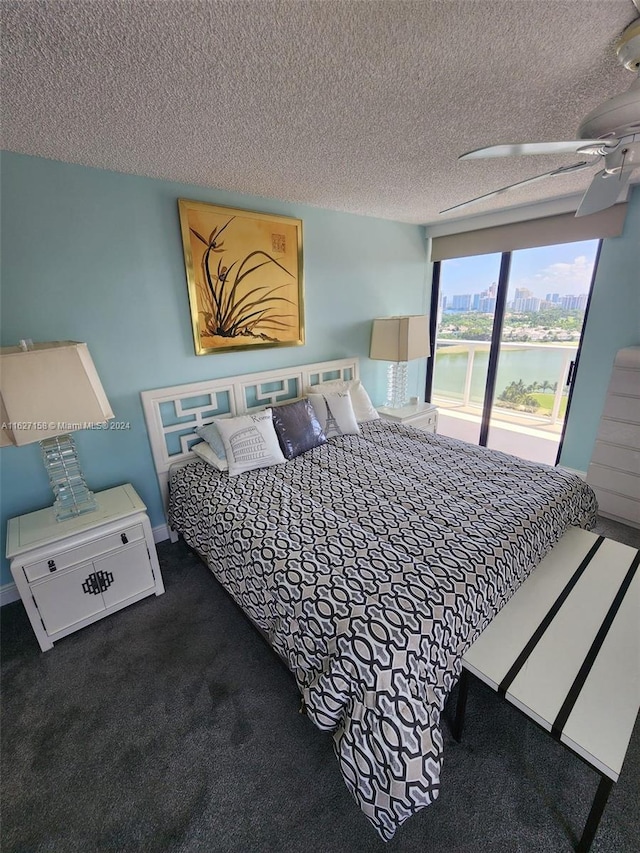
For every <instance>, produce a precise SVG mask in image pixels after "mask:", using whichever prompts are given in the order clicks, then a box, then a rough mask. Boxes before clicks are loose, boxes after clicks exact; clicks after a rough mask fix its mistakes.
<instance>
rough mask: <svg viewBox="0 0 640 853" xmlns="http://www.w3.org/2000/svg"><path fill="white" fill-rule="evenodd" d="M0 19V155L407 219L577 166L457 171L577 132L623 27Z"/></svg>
mask: <svg viewBox="0 0 640 853" xmlns="http://www.w3.org/2000/svg"><path fill="white" fill-rule="evenodd" d="M1 14H2V26H3V33H2V36H3V49H2V52H3V72H2V119H3V121H2V145H3V147H4V148H6V149H8V150H11V151H17V152H22V153H25V154H33V155H38V156H41V157H48V158H53V159H56V160H64V161H68V162H71V163H81V164H84V165H87V166H97V167H100V168H105V169H113V170H116V171H120V172H127V173H134V174H139V175H148V176H151V177H154V178H164V179H169V180H176V181H181V182H186V183H190V184H199V185H204V186H208V187H216V188H218V189H223V190H233V191H237V192H241V193H250V194H253V195H260V196H266V197H270V198H277V199H283V200H285V201H289V202H304V203H307V204H311V205H316V206H319V207H325V208H331V209H334V210H342V211H348V212H352V213H359V214H366V215H370V216H378V217H383V218H387V219H396V220H400V221H405V222H415V223H430V222H436V221H439V220H441V219H442V218H441V217H439V216H438V211H439V210H441V209H442V208H445V207H448V206H450V205H453V204H456V203H458V202H461V201H464V200H466V199H469V198H472V197H474V196H477V195H481V194H482V193H486V192H489V191H491V190H494V189H497V188H499V187H502V186H505V185H506V184H510V183H514V182H516V181H518V180H524V179H525V178H527V177H531V176H532V175H536V174H539V173H541V172H545V171H548V170H550V169H553V168H556V167H557V166H559V165H564V164H567V163H571V162H574V161H575V159H576V158H575V157H573V156H570V155H569V156H568V155H561V156H558V155H555V156H536V157H528V158H510V159H508V160H501V161H495V160H494V161H475V162H466V163H458V162H457V161H456V158H457V156H458V155H459V154H461V153H462V152H464V151H467V150H469V149H472V148H477V147H480V146H482V145H489V144H492V143H496V142H520V141H525V140H531V141H538V140H553V139H572V138H574V135H575V133H576V131H577V128H578V125H579V123H580V120H581V119H582V118H583V117H584V116H585V115H586V114H587V113H588V112H589V111H590V110H592V109H593V108H594V107H596V106H597V105H598V104H599V103H600V102H602V101H604V100H606V99H607V98H608V97H610V96H612V95H615V94H617V93H618V92H621V91H623V90H624V89H626V88H628V86H629V85H630V84H631V82H632V80H633V77H632V75H631V74H630V72H628V71H626V70H625V69H624V68H622V67H621V66H620V65H619V64H618V62H617V60H616V57H615V50H614V42H615V39H616V38H617V37H618V35H619V34H620V33H621V31H622V30H623V29H624V28H625V26H627V25H628V24H629V23H630V22H631V21H633V20H634V19H635V18H636V17H637V15H638V13H637V10H636V8H635V6H634V4H633V2H632V0H536V2H531V1H530V0H460V2H458V0H436V2H433V1H432V0H418V1H417V2H404V1H403V0H249V2H244V1H243V2H240V0H236V1H235V2H218V0H205V1H204V2H196V0H186V2H176V0H158V2H147V0H124V2H123V0H118V2H114V0H99V2H98V0H96V2H76V0H64V2H63V0H54V2H38V0H30V1H29V2H24V0H20V1H19V2H14V1H13V0H2V12H1ZM594 171H595V169H594ZM591 176H592V172H591V171H590V170H589V171H587V170H585V171H583V172H580V173H578V174H575V175H566V176H563V177H560V178H554V179H552V180H549V181H540V182H538V183H536V184H533V185H532V186H530V187H526V188H522V189H520V190H518V191H516V192H514V193H511V194H509V196H508V204H509V205H514V204H515V205H520V204H524V203H529V202H534V201H540V200H543V199H548V198H553V197H557V196H565V195H569V194H573V193H576V192H580V191H581V190H583V189H585V188H586V187H587V185H588V183H589V181H590V179H591ZM636 179H638V173H637V172H636ZM506 204H507V202H506V201H505V197H504V196H502V197H500V198H499V199H497V200H493V201H489V202H485V203H483V204H482V205H477V206H474V207H472V208H469V209H468V210H467V211H464V213H466V214H467V215H469V214H471V213H478V212H482V211H493V210H497V209H499V208H501V207H504V206H506ZM462 215H464V214H463V212H461V213H459V214H458V216H462ZM449 218H451V216H450V217H449Z"/></svg>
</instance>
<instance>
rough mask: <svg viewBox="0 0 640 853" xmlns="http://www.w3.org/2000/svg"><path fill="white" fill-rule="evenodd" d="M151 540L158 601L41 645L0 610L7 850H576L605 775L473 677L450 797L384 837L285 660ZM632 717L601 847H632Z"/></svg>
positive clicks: (450, 763)
mask: <svg viewBox="0 0 640 853" xmlns="http://www.w3.org/2000/svg"><path fill="white" fill-rule="evenodd" d="M602 532H606V534H607V535H610V536H612V537H613V538H619V539H621V540H623V541H627V542H628V543H629V544H634V542H635V543H637V542H638V538H639V536H640V534H638V531H632V530H631V529H630V528H626V527H624V526H622V525H617V526H616V525H612V523H608V522H607V523H605V527H603V529H602ZM158 552H159V556H160V561H161V564H162V568H163V575H164V580H165V584H166V587H167V592H166V594H165V595H163V596H161V597H159V598H155V597H152V598H148V599H146V600H144V601H141V602H139V603H138V604H135V605H133V606H132V607H129V608H127V609H125V610H123V611H121V612H120V613H117V614H114V615H113V616H111V617H109V618H107V619H104V620H102V621H101V622H97V623H96V624H95V625H92V626H90V627H89V628H85V629H84V630H83V631H80V632H78V633H77V634H72V635H71V636H69V637H67V638H65V639H64V640H61V641H60V642H59V643H57V644H56V646H55V648H54V649H53V650H52V651H50V652H46V653H44V654H42V653H41V652H40V651H39V648H38V645H37V643H36V640H35V637H34V635H33V633H32V631H31V628H30V625H29V622H28V620H27V617H26V615H25V613H24V610H23V607H22V604H21V603H20V602H16V603H15V604H11V605H8V606H6V607H4V608H3V609H2V612H1V628H2V823H3V827H2V850H3V851H4V853H44V851H52V853H53V851H55V853H75V851H82V853H90V851H144V853H147V851H148V853H151V852H152V851H158V853H160V851H162V852H163V853H164V851H167V853H169V851H170V852H171V853H196V851H198V853H200V851H204V852H205V853H206V852H207V851H225V853H227V851H228V853H231V852H232V851H238V853H240V851H242V853H244V851H256V853H258V851H264V853H271V851H273V853H276V852H277V853H287V852H288V851H296V853H298V851H299V853H303V851H304V853H314V851H318V853H332V852H333V851H335V853H347V851H353V853H359V851H389V853H396V851H402V853H414V851H415V852H416V853H417V851H420V853H441V851H447V853H481V852H482V851H487V852H489V851H490V853H517V851H521V853H538V851H545V853H553V851H558V853H567V851H570V850H571V847H572V844H573V843H575V841H576V840H577V838H578V836H579V834H580V833H581V831H582V828H583V824H584V821H585V820H586V816H587V813H588V811H589V807H590V805H591V800H592V798H593V795H594V793H595V790H596V787H597V781H598V777H597V774H596V773H595V772H594V771H592V770H591V769H590V768H588V767H587V766H586V765H584V764H583V763H582V762H581V761H579V760H578V759H577V758H575V757H574V756H573V755H571V754H570V753H569V752H568V751H566V750H565V749H564V748H562V747H561V746H559V745H558V744H556V743H555V742H554V741H552V740H551V738H550V737H549V736H548V735H546V734H545V733H544V732H542V731H541V730H539V729H538V728H537V727H536V726H535V725H534V724H533V723H531V722H529V721H528V720H527V719H525V718H524V717H523V716H522V715H520V714H519V713H518V712H517V711H515V710H513V709H512V708H510V707H508V706H507V705H506V703H504V702H502V701H500V700H499V699H498V698H497V697H496V695H495V694H493V693H492V692H491V691H489V690H488V689H486V688H484V687H482V686H480V685H474V686H473V687H472V690H471V693H470V696H469V704H468V709H467V717H466V727H465V737H464V741H463V743H462V744H456V743H455V742H454V741H453V740H452V739H451V737H450V734H449V731H448V728H447V727H446V726H445V738H446V746H445V766H444V771H443V774H442V791H441V794H440V798H439V799H438V801H437V802H436V803H435V804H434V805H433V806H431V807H429V808H427V809H424V810H423V811H422V812H420V813H419V814H418V815H416V816H414V817H413V818H412V819H411V820H410V821H408V822H407V823H406V824H405V825H404V826H403V827H402V828H401V829H400V830H399V831H398V833H397V835H396V837H395V839H394V840H393V841H392V842H390V843H389V844H387V845H385V844H384V843H383V842H382V841H381V840H380V839H379V838H378V836H377V835H376V833H375V832H374V830H373V829H372V827H371V826H370V824H369V823H368V822H367V820H366V818H365V817H364V816H363V815H362V813H361V812H360V810H359V809H358V807H357V806H356V804H355V802H354V801H353V800H352V799H351V797H350V795H349V793H348V792H347V789H346V788H345V786H344V783H343V781H342V777H341V775H340V772H339V770H338V764H337V761H336V759H335V757H334V755H333V750H332V742H331V738H330V736H329V735H327V734H323V733H322V732H320V731H318V730H317V729H316V728H315V726H314V725H313V724H312V723H311V721H310V720H309V719H307V718H306V717H305V716H302V715H300V714H298V707H299V697H298V692H297V690H296V687H295V684H294V682H293V679H292V678H291V676H290V675H289V674H288V673H287V672H286V670H285V669H284V667H283V665H282V664H281V663H280V661H279V659H278V658H277V657H276V656H275V654H274V653H273V652H272V651H271V650H270V649H269V648H268V647H267V646H266V645H265V643H264V642H263V640H262V639H261V638H260V636H259V635H258V634H257V632H256V631H255V630H254V628H253V627H252V626H251V625H250V624H249V623H248V622H247V621H246V620H245V619H244V617H243V616H242V615H241V614H240V612H239V611H238V609H237V608H236V606H235V605H234V604H233V602H231V600H230V599H229V598H228V597H227V595H226V594H225V593H224V592H223V590H222V589H221V588H220V587H219V585H218V584H217V582H216V581H215V579H214V578H213V576H212V575H211V574H210V573H209V572H208V570H207V569H206V568H205V567H204V566H203V565H202V564H201V563H200V561H199V560H198V559H197V558H196V557H195V556H194V555H193V554H192V553H190V552H189V551H188V549H187V548H186V547H185V546H184V545H183V544H182V543H179V544H177V545H170V544H168V543H163V544H161V545H160V546H159V548H158ZM612 701H614V697H612ZM639 729H640V727H639V726H636V731H635V733H634V737H633V739H632V743H631V746H630V749H629V752H628V754H627V760H626V763H625V766H624V769H623V773H622V776H621V778H620V781H619V783H618V784H617V785H616V786H614V789H613V792H612V794H611V798H610V800H609V804H608V806H607V810H606V811H605V814H604V817H603V819H602V822H601V824H600V829H599V832H598V835H597V836H596V839H595V841H594V844H593V846H592V850H593V851H594V853H637V851H638V850H639V849H640V818H639V814H638V804H639V803H640V786H639V782H638V779H639V775H640V774H639V769H640V731H639Z"/></svg>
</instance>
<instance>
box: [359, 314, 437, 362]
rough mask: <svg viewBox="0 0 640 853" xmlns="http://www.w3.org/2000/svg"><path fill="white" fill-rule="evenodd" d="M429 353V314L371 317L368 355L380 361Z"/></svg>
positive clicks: (421, 356) (405, 359)
mask: <svg viewBox="0 0 640 853" xmlns="http://www.w3.org/2000/svg"><path fill="white" fill-rule="evenodd" d="M430 354H431V350H430V343H429V317H428V316H427V315H426V314H412V315H409V316H405V317H382V318H379V319H377V320H374V321H373V329H372V331H371V349H370V353H369V355H370V357H371V358H373V359H378V360H380V361H411V360H412V359H414V358H424V357H425V356H428V355H430Z"/></svg>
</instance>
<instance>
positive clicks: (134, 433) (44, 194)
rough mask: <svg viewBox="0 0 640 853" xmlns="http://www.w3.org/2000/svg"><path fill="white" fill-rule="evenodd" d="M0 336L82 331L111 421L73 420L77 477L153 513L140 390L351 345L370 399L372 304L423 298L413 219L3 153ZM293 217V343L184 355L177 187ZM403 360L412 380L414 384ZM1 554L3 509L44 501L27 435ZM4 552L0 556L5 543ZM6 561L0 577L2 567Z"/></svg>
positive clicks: (374, 380) (420, 245) (375, 387)
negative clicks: (117, 427) (300, 303)
mask: <svg viewBox="0 0 640 853" xmlns="http://www.w3.org/2000/svg"><path fill="white" fill-rule="evenodd" d="M1 184H2V291H1V298H2V345H3V346H13V345H15V344H16V343H17V342H18V340H20V339H21V338H31V339H32V340H34V341H48V340H78V341H86V342H87V343H88V345H89V350H90V352H91V354H92V356H93V359H94V361H95V364H96V367H97V370H98V373H99V375H100V377H101V379H102V383H103V385H104V387H105V391H106V393H107V396H108V398H109V401H110V402H111V406H112V408H113V411H114V413H115V415H116V419H117V420H118V421H129V422H130V423H131V429H130V430H127V431H124V432H121V431H118V432H115V431H114V432H109V431H107V432H90V431H84V432H78V433H76V434H75V435H76V440H77V445H78V450H79V453H80V456H81V461H82V465H83V469H84V473H85V476H86V478H87V482H88V484H89V486H90V488H92V489H95V490H99V489H103V488H109V487H111V486H114V485H117V484H119V483H123V482H131V483H133V485H134V487H135V488H136V490H137V491H138V492H139V494H140V495H141V497H142V499H143V500H144V501H145V503H146V504H147V506H148V507H149V512H150V516H151V523H152V524H153V525H159V524H162V523H163V520H164V519H163V513H162V506H161V501H160V495H159V490H158V486H157V481H156V477H155V471H154V468H153V463H152V458H151V451H150V448H149V443H148V439H147V434H146V429H145V423H144V417H143V414H142V408H141V404H140V396H139V393H140V391H142V390H145V389H150V388H161V387H164V386H166V385H177V384H180V383H183V382H192V381H198V380H201V379H207V378H212V377H220V376H232V375H237V374H240V373H248V372H252V371H258V370H267V369H270V368H277V367H284V366H288V365H296V364H304V363H310V362H315V361H324V360H327V359H332V358H341V357H344V356H350V355H357V356H360V357H361V358H362V359H364V361H363V362H362V363H361V370H362V378H363V380H364V382H365V384H366V386H367V388H368V389H369V390H370V393H371V395H372V397H373V399H374V402H377V403H380V402H382V400H383V398H384V388H385V382H386V377H385V372H386V365H385V364H384V363H382V362H373V361H370V360H369V359H367V358H366V356H367V354H368V348H369V338H370V331H371V319H372V318H373V317H377V316H387V315H390V314H398V313H422V312H423V311H424V310H425V308H426V306H427V304H428V303H427V300H426V295H425V290H426V288H427V284H426V280H427V271H428V264H427V255H426V241H425V238H424V232H423V229H422V228H421V227H419V226H414V225H406V224H401V223H397V222H390V221H385V220H380V219H373V218H368V217H363V216H351V215H347V214H341V213H335V212H331V211H326V210H321V209H318V208H311V207H307V206H302V205H295V204H286V203H283V202H279V201H274V200H271V199H265V198H256V197H249V196H241V195H237V194H233V193H227V192H221V191H215V190H210V189H205V188H203V187H197V186H188V185H183V184H175V183H168V182H166V181H159V180H152V179H149V178H141V177H136V176H131V175H123V174H118V173H114V172H107V171H101V170H97V169H89V168H85V167H82V166H74V165H69V164H64V163H58V162H55V161H49V160H44V159H40V158H35V157H26V156H22V155H17V154H12V153H7V152H4V153H3V154H2V162H1ZM180 197H184V198H192V199H197V200H200V201H205V202H213V203H216V204H222V205H228V206H231V207H240V208H246V209H249V210H256V211H266V212H270V213H277V214H282V215H286V216H294V217H297V218H300V219H302V220H303V242H304V276H305V308H306V341H307V343H306V344H305V346H303V347H285V348H281V349H267V350H258V351H252V352H237V353H230V354H219V355H208V356H196V355H195V354H194V348H193V338H192V333H191V324H190V314H189V303H188V295H187V286H186V279H185V271H184V260H183V253H182V243H181V238H180V227H179V221H178V206H177V199H178V198H180ZM423 376H424V369H422V370H420V369H417V370H416V369H414V371H413V373H412V387H411V393H412V394H415V393H420V392H421V390H422V389H423V388H424V380H423ZM0 464H1V470H0V488H1V496H2V507H1V518H0V530H1V536H2V545H1V548H2V555H4V550H5V548H4V536H5V531H6V520H7V519H8V518H10V517H12V516H14V515H19V514H21V513H24V512H30V511H32V510H35V509H40V508H41V507H44V506H47V505H50V504H51V503H52V500H53V498H52V494H51V491H50V489H49V484H48V481H47V477H46V474H45V472H44V468H43V465H42V461H41V459H40V455H39V446H38V445H37V444H35V445H27V446H25V447H5V448H2V449H1V450H0ZM3 559H4V558H3ZM11 580H12V578H11V574H10V572H9V569H8V566H7V564H6V561H5V562H3V565H2V573H1V575H0V584H4V583H9V582H11Z"/></svg>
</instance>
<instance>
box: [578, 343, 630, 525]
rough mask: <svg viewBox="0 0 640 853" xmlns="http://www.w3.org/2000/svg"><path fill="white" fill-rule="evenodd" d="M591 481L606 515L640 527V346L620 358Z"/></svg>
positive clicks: (607, 401)
mask: <svg viewBox="0 0 640 853" xmlns="http://www.w3.org/2000/svg"><path fill="white" fill-rule="evenodd" d="M587 482H588V483H589V484H590V485H591V486H592V487H593V489H594V490H595V492H596V495H597V497H598V504H599V506H600V512H601V514H602V515H606V516H608V517H610V518H617V519H620V520H621V521H625V522H627V523H628V524H632V525H634V527H640V346H638V347H627V348H626V349H621V350H620V351H619V352H618V354H617V356H616V360H615V362H614V365H613V373H612V374H611V381H610V382H609V389H608V391H607V398H606V400H605V404H604V410H603V412H602V418H601V419H600V428H599V429H598V436H597V439H596V443H595V447H594V450H593V456H592V457H591V464H590V465H589V471H588V472H587Z"/></svg>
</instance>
